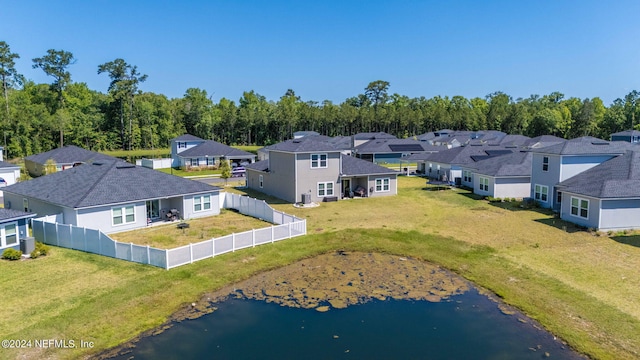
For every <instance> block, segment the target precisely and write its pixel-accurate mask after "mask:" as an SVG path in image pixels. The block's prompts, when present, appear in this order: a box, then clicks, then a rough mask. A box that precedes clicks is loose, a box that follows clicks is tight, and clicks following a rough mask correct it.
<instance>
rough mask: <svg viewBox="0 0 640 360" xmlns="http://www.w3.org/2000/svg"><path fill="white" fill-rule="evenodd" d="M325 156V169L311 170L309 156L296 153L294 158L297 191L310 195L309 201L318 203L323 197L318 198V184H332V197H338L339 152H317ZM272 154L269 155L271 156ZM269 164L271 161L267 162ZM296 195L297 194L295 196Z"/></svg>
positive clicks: (339, 191)
mask: <svg viewBox="0 0 640 360" xmlns="http://www.w3.org/2000/svg"><path fill="white" fill-rule="evenodd" d="M318 153H323V154H327V167H326V168H314V169H312V168H311V154H309V153H298V154H297V157H296V161H295V163H296V173H297V179H298V183H297V189H298V192H300V195H298V196H300V197H302V193H311V201H315V202H320V201H322V199H323V196H318V183H320V182H323V183H327V182H333V195H332V196H338V197H339V196H340V193H341V190H340V152H318ZM272 155H273V152H272V153H271V156H272ZM269 161H270V162H271V160H269ZM296 195H297V194H296Z"/></svg>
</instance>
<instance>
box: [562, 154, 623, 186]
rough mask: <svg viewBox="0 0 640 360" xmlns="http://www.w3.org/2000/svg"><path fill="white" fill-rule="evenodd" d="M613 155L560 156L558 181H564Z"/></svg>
mask: <svg viewBox="0 0 640 360" xmlns="http://www.w3.org/2000/svg"><path fill="white" fill-rule="evenodd" d="M613 157H614V156H613V155H597V156H567V155H564V156H562V169H561V172H560V177H559V180H558V182H560V181H564V180H566V179H568V178H570V177H573V176H575V175H578V174H580V173H581V172H583V171H585V170H589V169H591V168H592V167H594V166H596V165H600V164H602V163H603V162H605V161H607V160H609V159H611V158H613Z"/></svg>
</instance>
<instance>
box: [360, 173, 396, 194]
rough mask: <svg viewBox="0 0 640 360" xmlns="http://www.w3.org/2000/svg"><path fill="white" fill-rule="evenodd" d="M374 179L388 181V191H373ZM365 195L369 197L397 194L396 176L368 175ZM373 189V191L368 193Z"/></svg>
mask: <svg viewBox="0 0 640 360" xmlns="http://www.w3.org/2000/svg"><path fill="white" fill-rule="evenodd" d="M376 179H389V191H375V189H376ZM367 184H368V187H367V188H366V189H367V193H368V194H369V197H381V196H392V195H396V194H397V193H398V176H397V175H396V174H392V175H369V176H368V180H367ZM371 189H373V191H370V190H371Z"/></svg>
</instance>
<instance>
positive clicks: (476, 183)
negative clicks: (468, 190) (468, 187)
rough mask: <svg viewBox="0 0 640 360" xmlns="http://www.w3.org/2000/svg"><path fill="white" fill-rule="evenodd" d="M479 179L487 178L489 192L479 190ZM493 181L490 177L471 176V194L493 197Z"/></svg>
mask: <svg viewBox="0 0 640 360" xmlns="http://www.w3.org/2000/svg"><path fill="white" fill-rule="evenodd" d="M480 178H487V179H488V181H489V190H480ZM494 184H495V179H494V178H493V177H491V176H486V175H481V174H473V193H474V194H477V195H481V196H493V187H494Z"/></svg>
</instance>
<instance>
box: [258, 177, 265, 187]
mask: <svg viewBox="0 0 640 360" xmlns="http://www.w3.org/2000/svg"><path fill="white" fill-rule="evenodd" d="M263 185H264V176H262V175H258V186H260V189H262V186H263Z"/></svg>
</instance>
